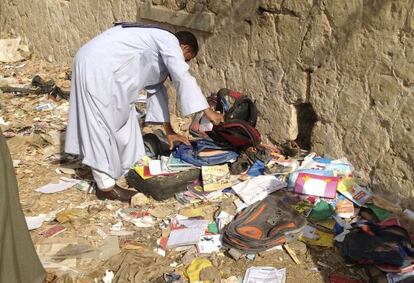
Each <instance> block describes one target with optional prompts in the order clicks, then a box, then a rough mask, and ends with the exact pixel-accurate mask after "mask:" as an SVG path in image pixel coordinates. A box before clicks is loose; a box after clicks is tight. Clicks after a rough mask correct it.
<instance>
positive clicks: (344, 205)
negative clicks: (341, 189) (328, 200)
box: [335, 195, 355, 218]
mask: <svg viewBox="0 0 414 283" xmlns="http://www.w3.org/2000/svg"><path fill="white" fill-rule="evenodd" d="M335 212H336V215H338V216H339V217H342V218H351V217H352V216H354V213H355V210H354V203H353V202H352V201H350V200H349V199H347V198H346V197H344V196H343V195H338V200H337V202H336V209H335Z"/></svg>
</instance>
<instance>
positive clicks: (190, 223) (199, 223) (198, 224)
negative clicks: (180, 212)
mask: <svg viewBox="0 0 414 283" xmlns="http://www.w3.org/2000/svg"><path fill="white" fill-rule="evenodd" d="M178 224H179V225H182V226H185V227H187V228H203V229H206V228H207V226H208V220H203V219H180V220H178Z"/></svg>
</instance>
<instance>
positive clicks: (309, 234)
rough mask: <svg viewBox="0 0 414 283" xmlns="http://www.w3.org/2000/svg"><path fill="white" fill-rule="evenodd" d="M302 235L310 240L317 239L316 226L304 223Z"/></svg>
mask: <svg viewBox="0 0 414 283" xmlns="http://www.w3.org/2000/svg"><path fill="white" fill-rule="evenodd" d="M302 237H305V238H308V239H311V240H317V239H319V236H318V234H316V228H315V227H312V226H309V225H306V226H305V228H304V229H303V232H302Z"/></svg>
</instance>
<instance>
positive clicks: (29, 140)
mask: <svg viewBox="0 0 414 283" xmlns="http://www.w3.org/2000/svg"><path fill="white" fill-rule="evenodd" d="M69 71H70V69H69V68H68V66H59V65H57V64H50V63H47V62H44V61H41V60H38V59H35V58H34V59H31V60H29V61H25V62H19V63H13V64H1V65H0V74H2V76H3V78H7V79H8V80H10V82H12V84H17V85H20V86H22V85H30V82H31V80H32V78H33V77H34V76H35V75H40V76H41V77H42V78H44V79H45V80H50V79H52V80H54V81H55V82H56V84H57V85H58V86H60V87H62V88H65V89H69V88H70V80H69V76H68V75H69V74H70V72H69ZM0 97H1V99H0V117H2V118H3V119H4V120H5V122H6V124H7V123H9V124H8V125H3V126H2V129H3V131H4V132H6V135H8V136H9V138H8V145H9V147H10V151H11V154H12V158H13V159H14V160H20V164H19V165H17V166H16V176H17V179H18V183H19V193H20V198H21V204H22V207H23V210H24V213H25V215H26V216H36V215H39V214H48V213H51V212H54V213H56V212H59V211H64V212H65V210H66V216H67V219H66V221H61V222H62V223H59V222H58V221H57V220H53V217H52V219H51V220H49V219H48V220H47V221H45V222H44V223H43V225H42V226H41V227H40V228H38V229H35V230H32V231H31V236H32V239H33V242H34V244H35V246H36V249H37V251H38V253H39V255H40V257H41V259H42V261H43V262H44V264H45V266H46V268H47V270H48V271H49V272H54V273H56V274H57V275H59V281H60V282H100V281H99V280H100V279H101V278H102V276H103V274H104V272H105V270H106V269H111V270H114V271H115V273H117V276H118V277H120V278H121V279H120V280H119V281H118V282H165V281H162V280H161V281H157V279H158V280H160V279H159V278H160V277H161V276H162V275H163V274H165V273H167V272H173V271H177V272H182V271H183V270H185V268H186V264H188V260H189V258H191V255H190V252H176V251H169V252H167V254H166V256H160V255H158V254H156V253H154V252H153V248H156V247H157V243H156V242H157V239H158V238H159V237H160V236H161V234H162V229H161V227H163V220H164V219H167V218H168V216H170V215H174V213H177V210H178V209H179V208H180V207H181V205H180V204H179V203H178V202H176V201H175V200H174V199H172V200H168V201H165V202H156V201H154V200H150V203H149V204H148V205H146V206H145V207H143V208H142V209H143V210H145V211H147V212H150V214H151V213H152V212H153V211H154V210H155V209H157V211H158V216H160V214H159V212H160V211H161V217H158V218H155V219H156V220H155V223H154V225H152V227H149V228H138V227H135V226H134V225H132V224H131V223H128V222H125V221H124V222H123V227H124V231H130V232H131V234H130V235H122V236H114V235H112V234H111V227H112V225H114V224H116V223H118V222H120V221H121V220H120V218H119V217H117V216H116V211H117V210H118V209H120V208H126V207H128V205H127V204H121V203H119V202H115V201H105V202H101V201H98V200H97V199H96V198H95V196H94V194H88V193H87V192H85V191H82V190H79V189H76V188H71V189H68V190H66V191H64V192H59V193H54V194H41V193H38V192H35V189H37V188H39V187H40V186H42V185H46V184H48V183H51V182H52V183H53V182H57V181H58V179H59V177H62V176H66V177H76V178H81V179H83V180H88V179H90V173H89V171H88V169H87V168H84V167H82V166H81V164H79V163H78V162H77V161H76V160H72V159H70V158H69V159H67V160H63V161H62V160H60V161H59V158H60V156H61V154H62V147H63V146H62V145H63V137H64V133H65V127H66V121H67V110H68V102H67V101H66V100H64V99H62V100H60V101H53V100H48V95H47V94H29V95H16V94H13V93H3V94H0ZM46 103H52V104H53V108H54V109H52V110H46V111H38V110H36V109H35V107H36V106H38V105H42V104H46ZM179 121H180V120H177V119H174V122H175V124H176V125H177V123H178V122H179ZM180 123H181V122H180ZM186 125H188V121H184V122H182V123H181V124H179V127H185V126H186ZM13 135H15V136H14V137H11V136H13ZM59 167H66V168H69V169H75V170H76V174H75V175H73V174H58V173H57V171H56V170H57V168H59ZM67 172H71V171H67ZM72 173H73V172H72ZM202 205H209V204H202ZM221 205H222V203H221V202H217V203H213V206H215V207H220V206H221ZM73 208H75V209H73ZM70 209H72V210H70ZM54 213H52V214H54ZM152 215H154V214H152ZM155 215H157V214H156V213H155ZM63 216H65V215H63ZM56 225H61V226H63V227H64V228H66V230H65V231H64V232H63V233H61V234H59V235H57V236H55V237H52V238H47V237H46V236H45V235H44V232H45V231H46V230H48V229H49V228H51V227H53V226H56ZM101 231H103V233H104V236H105V235H106V236H107V237H106V238H105V237H103V236H102V233H100V232H101ZM100 234H101V235H100ZM115 234H116V233H115ZM103 238H105V239H103ZM118 243H119V247H118ZM68 245H70V246H69V247H68ZM64 247H66V250H63V251H62V250H60V249H62V248H64ZM291 247H292V249H293V250H294V251H296V254H297V256H298V258H299V260H300V264H296V263H294V262H293V260H292V259H291V257H290V256H289V255H288V254H287V253H286V252H285V251H284V250H275V251H272V252H264V253H260V254H259V255H257V256H256V258H255V259H254V260H248V259H240V260H237V261H236V260H233V259H232V258H230V257H229V256H227V255H225V254H213V255H211V256H209V257H208V258H210V260H211V261H212V263H213V265H214V266H216V267H217V268H218V270H220V271H221V278H222V279H226V278H229V277H230V276H238V277H239V278H242V276H243V275H244V273H245V271H246V269H247V268H248V267H250V266H274V267H276V268H287V282H304V281H306V282H309V283H310V282H329V276H330V275H331V274H333V273H339V274H347V275H348V276H350V277H353V278H357V279H362V278H363V277H364V276H365V275H364V272H363V270H361V269H360V268H358V267H346V266H345V265H344V263H343V261H342V259H341V257H340V255H339V252H338V250H337V248H321V247H316V246H308V247H306V246H305V245H304V244H303V243H301V242H298V243H292V244H291ZM59 250H60V253H58V256H57V252H58V251H59ZM185 254H187V255H185Z"/></svg>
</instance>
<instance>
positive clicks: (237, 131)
mask: <svg viewBox="0 0 414 283" xmlns="http://www.w3.org/2000/svg"><path fill="white" fill-rule="evenodd" d="M207 135H208V136H209V137H210V138H211V139H212V140H213V141H215V142H216V143H217V144H219V145H222V146H228V147H233V148H235V149H237V150H245V149H247V148H249V147H258V146H259V145H260V143H261V135H260V132H259V131H258V130H257V129H256V128H254V127H253V126H251V125H250V124H249V123H248V122H246V121H244V120H227V121H225V122H224V123H222V124H219V125H215V126H213V129H212V130H211V131H210V132H207Z"/></svg>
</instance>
